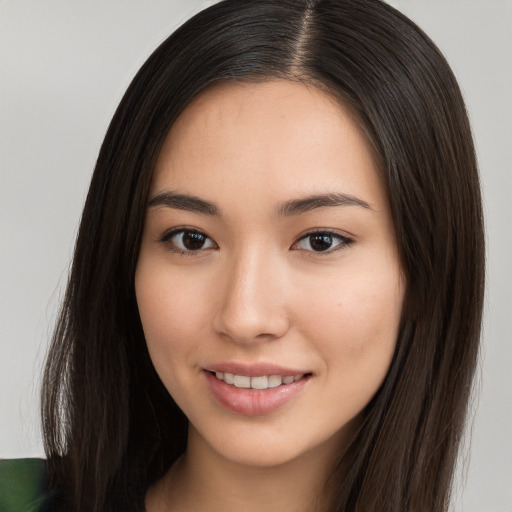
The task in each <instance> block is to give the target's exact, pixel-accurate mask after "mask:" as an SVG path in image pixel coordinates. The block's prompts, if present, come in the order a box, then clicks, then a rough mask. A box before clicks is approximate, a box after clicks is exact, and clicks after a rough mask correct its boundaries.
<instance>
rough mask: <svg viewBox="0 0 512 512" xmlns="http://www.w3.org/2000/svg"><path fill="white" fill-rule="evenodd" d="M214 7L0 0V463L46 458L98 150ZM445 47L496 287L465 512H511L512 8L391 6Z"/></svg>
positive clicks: (470, 2)
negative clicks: (143, 75)
mask: <svg viewBox="0 0 512 512" xmlns="http://www.w3.org/2000/svg"><path fill="white" fill-rule="evenodd" d="M210 3H212V2H205V1H198V0H165V1H164V0H139V1H136V0H88V1H87V2H72V1H69V0H60V1H59V0H0V456H1V457H23V456H42V455H43V450H42V443H41V441H40V433H39V423H38V422H39V420H38V407H39V401H38V387H39V381H40V372H41V362H42V360H43V358H44V354H45V351H46V348H47V343H48V339H49V337H50V333H51V330H52V326H53V323H54V319H55V314H56V311H57V309H58V304H59V301H60V299H61V297H62V293H63V289H64V285H65V283H66V276H67V271H68V267H69V263H70V258H71V253H72V248H73V243H74V238H75V234H76V230H77V225H78V221H79V218H80V213H81V208H82V205H83V201H84V198H85V194H86V190H87V186H88V182H89V179H90V176H91V172H92V169H93V166H94V162H95V159H96V156H97V152H98V149H99V146H100V144H101V141H102V138H103V136H104V134H105V131H106V129H107V126H108V123H109V121H110V118H111V116H112V114H113V112H114V109H115V108H116V105H117V103H118V102H119V100H120V99H121V96H122V94H123V92H124V90H125V89H126V87H127V86H128V84H129V82H130V80H131V78H132V77H133V75H134V74H135V72H136V71H137V69H138V68H139V67H140V66H141V64H142V63H143V62H144V60H145V59H146V57H147V56H148V55H149V54H150V53H151V51H152V50H153V49H154V48H155V47H156V46H157V45H158V44H159V43H160V42H161V41H162V40H163V39H164V38H165V37H166V36H167V35H168V34H169V33H170V32H171V31H172V30H173V29H174V28H176V27H177V26H178V25H179V24H180V23H181V22H183V21H184V20H186V19H187V18H188V17H190V16H191V15H192V14H193V13H195V12H197V11H198V10H199V9H200V8H202V7H205V6H206V5H208V4H210ZM390 3H391V4H392V5H394V6H395V7H397V8H399V9H400V10H401V11H402V12H404V13H405V14H407V15H408V16H410V17H411V18H412V19H413V20H415V21H416V22H417V23H418V24H419V25H420V26H421V27H422V28H423V29H424V30H425V31H426V32H427V33H428V34H429V35H430V36H431V37H432V38H433V39H434V41H436V43H437V44H438V45H439V46H440V48H441V49H442V51H443V52H444V53H445V55H446V56H447V58H448V60H449V62H450V63H451V64H452V67H453V69H454V71H455V73H456V75H457V77H458V79H459V81H460V84H461V87H462V89H463V92H464V94H465V98H466V101H467V105H468V109H469V113H470V116H471V119H472V123H473V130H474V135H475V140H476V146H477V151H478V157H479V162H480V168H481V176H482V184H483V191H484V200H485V213H486V224H487V242H488V248H487V259H488V281H487V283H488V284H487V301H486V308H485V323H484V336H483V349H482V358H481V364H480V371H479V374H480V378H479V381H478V382H479V384H478V386H477V387H478V392H477V394H476V398H475V401H474V409H475V410H476V413H475V416H474V421H473V423H472V430H473V435H472V442H471V444H470V443H469V441H468V439H466V449H465V451H464V452H463V457H462V458H461V460H462V462H463V464H461V465H460V468H461V470H460V471H459V474H458V478H457V482H458V484H457V487H456V495H455V499H454V505H453V510H456V511H458V512H459V511H464V512H482V511H485V512H512V399H511V395H512V376H511V372H510V366H511V362H512V335H511V332H512V329H511V328H510V320H511V318H512V291H511V288H512V272H511V266H512V265H511V262H512V229H511V224H512V204H511V203H512V200H511V193H512V172H511V169H510V164H511V162H512V151H511V146H512V129H511V125H512V100H511V94H510V91H512V1H511V0H390Z"/></svg>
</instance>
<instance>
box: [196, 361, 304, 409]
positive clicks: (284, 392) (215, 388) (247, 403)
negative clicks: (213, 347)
mask: <svg viewBox="0 0 512 512" xmlns="http://www.w3.org/2000/svg"><path fill="white" fill-rule="evenodd" d="M216 371H218V372H227V373H233V374H236V375H246V376H248V377H257V376H260V375H281V376H284V377H286V376H292V375H298V374H302V373H305V375H304V377H302V378H301V379H300V380H298V381H294V382H292V383H291V384H282V385H281V386H278V387H276V388H268V389H246V388H237V387H235V386H232V385H230V384H226V383H225V382H224V381H222V380H220V379H218V378H217V377H216V376H215V374H214V373H212V372H216ZM203 374H204V376H205V378H206V382H207V385H208V388H209V390H210V392H211V393H212V395H213V397H214V398H215V399H216V401H217V403H218V404H219V405H221V406H222V407H223V408H224V409H226V410H228V411H230V412H234V413H237V414H241V415H245V416H263V415H266V414H271V413H273V412H275V411H277V410H278V409H280V408H281V407H283V406H284V405H285V404H286V403H288V402H289V401H290V400H292V399H294V398H296V397H297V396H298V395H300V394H301V393H302V392H303V391H304V389H305V387H306V386H307V384H308V382H309V380H310V378H311V373H310V372H302V371H300V370H298V371H297V370H291V369H289V368H287V369H286V368H282V367H278V366H275V365H266V364H265V365H251V366H250V367H249V366H245V365H239V364H236V363H228V364H221V365H214V366H211V367H208V369H207V370H206V369H205V370H203Z"/></svg>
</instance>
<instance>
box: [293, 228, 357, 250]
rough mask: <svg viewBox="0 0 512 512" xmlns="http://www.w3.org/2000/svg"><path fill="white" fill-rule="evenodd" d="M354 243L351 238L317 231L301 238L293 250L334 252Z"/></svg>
mask: <svg viewBox="0 0 512 512" xmlns="http://www.w3.org/2000/svg"><path fill="white" fill-rule="evenodd" d="M352 242H353V240H352V239H351V238H348V237H346V236H343V235H340V234H339V233H332V232H330V231H315V232H314V233H308V234H307V235H305V236H303V237H302V238H300V239H299V240H298V241H297V242H295V243H294V244H293V246H292V249H299V250H303V251H312V252H334V251H337V250H339V249H342V248H343V247H346V246H348V245H350V244H351V243H352Z"/></svg>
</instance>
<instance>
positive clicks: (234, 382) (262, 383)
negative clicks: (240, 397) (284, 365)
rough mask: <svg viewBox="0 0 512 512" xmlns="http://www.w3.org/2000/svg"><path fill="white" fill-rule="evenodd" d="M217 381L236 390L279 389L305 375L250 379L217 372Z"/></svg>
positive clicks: (263, 376)
mask: <svg viewBox="0 0 512 512" xmlns="http://www.w3.org/2000/svg"><path fill="white" fill-rule="evenodd" d="M215 377H217V379H219V380H221V381H223V382H225V383H226V384H229V385H230V386H234V387H236V388H243V389H269V388H277V387H279V386H282V385H283V384H285V385H286V384H291V383H292V382H297V381H298V380H300V379H302V377H304V374H303V373H300V374H298V375H287V376H282V375H259V376H255V377H249V376H248V375H236V374H233V373H228V372H215Z"/></svg>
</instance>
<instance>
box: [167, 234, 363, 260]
mask: <svg viewBox="0 0 512 512" xmlns="http://www.w3.org/2000/svg"><path fill="white" fill-rule="evenodd" d="M185 233H187V234H189V235H197V236H200V237H204V238H205V240H210V241H211V243H212V244H213V246H211V247H206V248H203V247H201V248H199V249H197V250H191V249H180V248H179V247H177V246H176V244H175V243H174V242H172V238H173V237H174V236H176V235H179V234H185ZM314 235H317V236H327V237H330V238H331V239H337V240H338V243H337V244H336V245H335V246H334V248H333V249H332V248H329V249H327V250H325V251H314V250H308V249H294V250H303V251H305V252H306V253H308V255H310V256H316V255H320V256H322V255H326V254H332V253H333V252H336V251H339V250H341V249H343V248H345V247H348V246H350V245H351V244H353V243H354V240H353V239H352V238H349V237H347V236H345V235H341V234H340V233H337V232H335V231H332V230H329V229H322V230H315V231H310V232H308V233H305V234H304V235H302V236H301V237H300V238H298V239H297V241H295V242H294V243H293V244H292V248H293V247H294V246H295V245H297V244H298V243H299V242H301V241H303V240H307V239H308V238H310V237H312V236H314ZM159 242H161V243H163V244H164V245H165V246H166V247H167V248H168V249H169V250H170V251H171V252H174V253H177V254H179V255H182V256H198V255H199V254H201V253H202V252H204V251H206V250H209V249H215V248H218V246H217V244H216V243H215V242H214V241H213V240H212V239H211V238H210V237H209V236H208V235H206V234H205V233H203V232H202V231H199V230H197V229H193V228H184V227H182V228H174V229H172V230H170V231H167V232H165V233H164V234H163V236H162V237H161V238H160V239H159ZM309 245H310V247H311V241H310V243H309Z"/></svg>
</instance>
